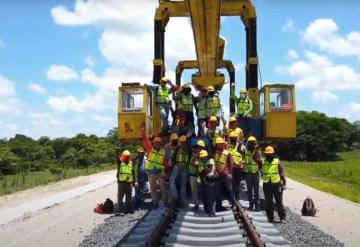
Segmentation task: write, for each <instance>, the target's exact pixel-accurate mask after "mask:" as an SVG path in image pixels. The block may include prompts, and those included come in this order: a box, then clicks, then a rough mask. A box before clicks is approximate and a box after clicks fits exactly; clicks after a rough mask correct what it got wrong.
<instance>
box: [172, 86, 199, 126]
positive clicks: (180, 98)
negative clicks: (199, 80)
mask: <svg viewBox="0 0 360 247" xmlns="http://www.w3.org/2000/svg"><path fill="white" fill-rule="evenodd" d="M173 99H174V100H175V101H176V102H177V104H176V105H177V106H178V105H182V106H183V107H184V111H185V115H186V121H185V125H187V126H195V125H194V108H195V111H196V114H198V108H197V104H196V100H195V97H194V95H193V94H192V93H191V87H190V85H189V84H184V85H183V86H182V87H181V91H180V93H176V94H175V96H174V97H173Z"/></svg>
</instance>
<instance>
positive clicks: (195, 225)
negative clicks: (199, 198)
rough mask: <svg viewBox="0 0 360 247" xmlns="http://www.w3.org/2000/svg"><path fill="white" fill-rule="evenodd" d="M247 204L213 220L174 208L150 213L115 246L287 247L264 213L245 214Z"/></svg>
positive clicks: (239, 204)
mask: <svg viewBox="0 0 360 247" xmlns="http://www.w3.org/2000/svg"><path fill="white" fill-rule="evenodd" d="M246 206H248V202H247V201H240V202H238V203H237V204H236V207H234V208H232V209H229V210H227V211H224V212H218V213H216V216H215V217H206V216H205V215H204V214H202V213H199V214H195V213H194V212H192V211H191V210H190V209H189V208H186V209H182V208H178V207H177V203H176V202H175V201H174V202H173V203H172V204H171V205H170V206H169V208H168V209H165V208H159V209H156V210H152V211H150V212H149V213H148V214H147V215H146V216H145V217H144V218H143V219H142V220H141V221H140V222H139V223H138V224H137V225H136V226H135V227H134V228H133V229H132V230H131V232H130V233H129V234H128V235H127V236H126V237H125V238H124V239H123V240H122V241H121V242H120V243H119V244H118V246H125V247H135V246H150V247H155V246H156V247H157V246H176V247H186V246H256V247H258V246H259V247H261V246H267V247H273V246H279V247H285V246H289V242H288V241H287V240H286V239H285V238H283V237H282V236H281V235H280V233H279V232H278V231H277V230H276V228H275V227H274V225H273V224H271V223H268V221H267V218H266V216H265V214H264V212H263V211H260V212H254V211H246V210H245V209H244V207H246Z"/></svg>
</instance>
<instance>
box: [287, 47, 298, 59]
mask: <svg viewBox="0 0 360 247" xmlns="http://www.w3.org/2000/svg"><path fill="white" fill-rule="evenodd" d="M288 58H289V59H291V60H296V59H298V58H299V55H298V53H297V52H296V51H295V50H293V49H289V51H288Z"/></svg>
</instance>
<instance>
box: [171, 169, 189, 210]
mask: <svg viewBox="0 0 360 247" xmlns="http://www.w3.org/2000/svg"><path fill="white" fill-rule="evenodd" d="M188 176H189V174H188V172H187V171H186V170H184V171H181V170H179V167H178V166H174V168H173V169H172V171H171V175H170V195H171V198H172V199H179V192H178V189H177V187H176V181H179V184H180V202H181V203H182V204H186V182H187V180H188Z"/></svg>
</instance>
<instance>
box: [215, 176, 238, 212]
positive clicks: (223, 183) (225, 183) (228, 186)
mask: <svg viewBox="0 0 360 247" xmlns="http://www.w3.org/2000/svg"><path fill="white" fill-rule="evenodd" d="M215 187H216V204H217V206H218V207H219V206H220V205H221V201H222V196H223V193H222V192H223V188H225V190H226V193H227V196H228V201H229V203H230V204H231V205H234V203H235V199H234V191H233V188H232V178H231V176H229V175H225V174H220V175H219V177H218V179H217V180H216V182H215Z"/></svg>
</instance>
